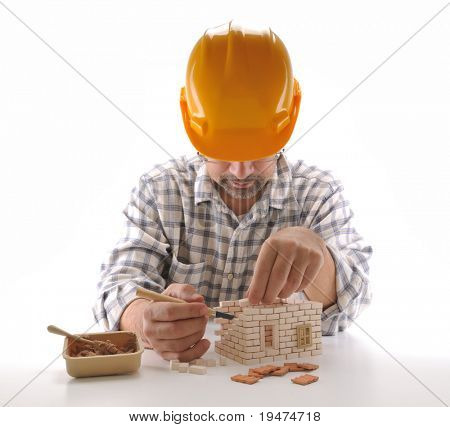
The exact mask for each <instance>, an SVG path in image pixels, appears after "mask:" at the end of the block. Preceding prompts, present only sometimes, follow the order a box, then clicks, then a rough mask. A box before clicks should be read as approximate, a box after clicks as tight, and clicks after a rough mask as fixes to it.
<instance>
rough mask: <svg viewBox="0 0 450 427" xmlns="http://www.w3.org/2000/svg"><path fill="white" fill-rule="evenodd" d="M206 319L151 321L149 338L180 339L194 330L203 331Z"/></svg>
mask: <svg viewBox="0 0 450 427" xmlns="http://www.w3.org/2000/svg"><path fill="white" fill-rule="evenodd" d="M207 323H208V320H207V319H206V317H199V318H195V319H185V320H175V321H173V322H153V323H152V326H151V327H152V330H151V332H150V334H151V339H152V340H153V339H154V338H156V339H172V340H175V339H180V338H184V337H187V336H189V335H191V334H193V333H195V332H199V331H204V328H205V327H206V324H207Z"/></svg>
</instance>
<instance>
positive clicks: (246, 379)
mask: <svg viewBox="0 0 450 427" xmlns="http://www.w3.org/2000/svg"><path fill="white" fill-rule="evenodd" d="M231 381H236V382H238V383H243V384H249V385H251V384H255V383H257V382H258V381H259V378H255V377H250V376H249V375H241V374H238V375H233V376H232V377H231Z"/></svg>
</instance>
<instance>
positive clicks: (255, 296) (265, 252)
mask: <svg viewBox="0 0 450 427" xmlns="http://www.w3.org/2000/svg"><path fill="white" fill-rule="evenodd" d="M276 257H277V251H276V250H275V249H273V248H272V247H271V245H270V244H268V243H266V242H265V243H263V245H262V247H261V250H260V252H259V255H258V259H257V260H256V263H255V272H254V274H253V277H252V281H251V283H250V286H249V289H248V300H249V302H250V304H259V302H260V301H261V298H262V297H263V296H264V293H265V292H266V287H267V283H268V281H269V277H270V272H271V271H272V266H273V263H274V262H275V259H276Z"/></svg>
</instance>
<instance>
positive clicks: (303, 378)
mask: <svg viewBox="0 0 450 427" xmlns="http://www.w3.org/2000/svg"><path fill="white" fill-rule="evenodd" d="M318 379H319V377H317V376H315V375H309V374H305V375H300V376H299V377H295V378H292V379H291V381H292V382H293V383H294V384H300V385H307V384H311V383H314V382H316V381H317V380H318Z"/></svg>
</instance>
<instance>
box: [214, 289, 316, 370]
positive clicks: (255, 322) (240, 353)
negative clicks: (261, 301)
mask: <svg viewBox="0 0 450 427" xmlns="http://www.w3.org/2000/svg"><path fill="white" fill-rule="evenodd" d="M216 308H217V309H218V310H220V311H223V312H226V313H232V314H234V315H235V318H234V319H232V320H228V319H221V318H216V319H214V321H215V322H216V323H219V324H220V325H221V328H220V329H219V330H217V331H215V333H216V335H219V336H220V340H219V341H216V343H215V351H216V353H218V354H220V355H222V356H225V357H228V358H229V359H232V360H235V361H236V362H239V363H242V364H244V365H253V364H259V363H271V362H276V361H282V360H287V359H296V358H300V357H307V356H316V355H319V354H321V353H322V329H321V328H322V327H321V320H320V319H321V314H322V303H320V302H315V301H305V300H294V301H293V302H292V303H291V302H287V300H285V299H279V298H278V299H277V300H276V301H275V303H274V304H267V305H250V303H249V302H248V300H247V299H243V300H236V301H222V302H220V307H216ZM308 324H309V325H311V331H312V333H311V344H310V345H307V346H306V347H302V348H299V347H298V340H297V326H299V325H308Z"/></svg>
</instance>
